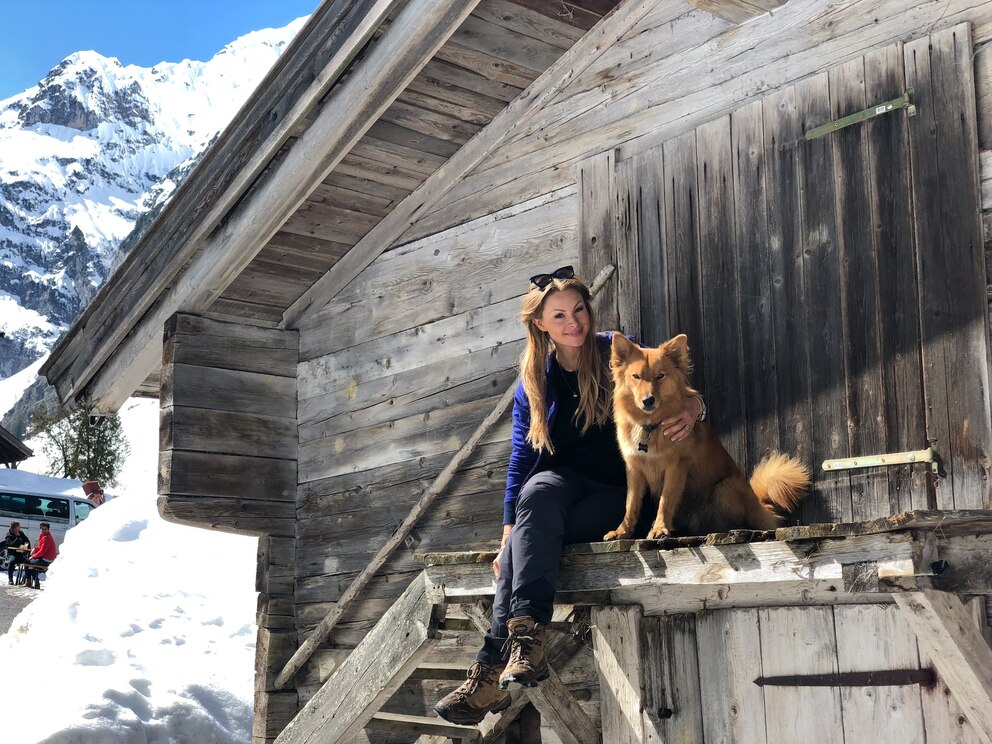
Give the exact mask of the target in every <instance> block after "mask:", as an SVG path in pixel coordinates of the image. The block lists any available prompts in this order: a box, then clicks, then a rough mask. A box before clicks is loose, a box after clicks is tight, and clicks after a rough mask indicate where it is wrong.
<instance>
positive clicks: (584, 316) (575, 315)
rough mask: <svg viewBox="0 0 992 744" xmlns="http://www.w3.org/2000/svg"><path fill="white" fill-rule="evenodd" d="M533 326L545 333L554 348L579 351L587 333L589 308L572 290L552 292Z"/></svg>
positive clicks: (576, 292)
mask: <svg viewBox="0 0 992 744" xmlns="http://www.w3.org/2000/svg"><path fill="white" fill-rule="evenodd" d="M534 325H536V326H537V327H538V328H539V329H541V330H542V331H545V332H547V334H548V335H549V336H550V337H551V340H552V341H554V343H555V346H558V347H573V348H575V349H580V348H582V344H584V343H585V340H586V335H587V334H588V333H589V308H587V307H586V303H585V300H583V299H582V295H581V294H579V293H578V291H576V290H574V289H566V290H563V291H561V292H553V293H552V294H550V295H548V298H547V299H546V300H545V301H544V306H543V307H542V308H541V315H540V317H538V318H535V319H534Z"/></svg>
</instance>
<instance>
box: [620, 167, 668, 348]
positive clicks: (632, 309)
mask: <svg viewBox="0 0 992 744" xmlns="http://www.w3.org/2000/svg"><path fill="white" fill-rule="evenodd" d="M641 189H642V185H641V182H640V179H639V177H638V164H637V163H636V162H634V161H633V160H625V161H624V162H622V163H617V164H616V171H615V175H614V187H613V191H614V193H613V195H612V196H613V204H612V219H613V240H614V246H615V247H614V251H615V253H616V262H617V264H616V265H617V289H616V295H617V328H618V329H619V330H620V331H621V332H622V333H625V334H627V335H628V336H634V337H635V338H641V281H642V279H641V268H640V265H641V264H640V256H639V252H640V247H639V245H640V241H639V239H638V233H639V231H640V227H639V225H638V216H639V214H640V209H641V206H640V201H641V196H640V194H641ZM656 220H657V218H656ZM655 224H657V222H656V223H655Z"/></svg>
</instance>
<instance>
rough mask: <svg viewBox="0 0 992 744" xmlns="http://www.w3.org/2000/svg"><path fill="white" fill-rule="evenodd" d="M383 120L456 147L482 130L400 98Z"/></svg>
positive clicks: (469, 123)
mask: <svg viewBox="0 0 992 744" xmlns="http://www.w3.org/2000/svg"><path fill="white" fill-rule="evenodd" d="M382 120H383V121H388V122H391V123H393V124H398V125H399V126H401V127H406V128H407V129H412V130H413V131H415V132H421V133H422V134H426V135H428V136H430V137H434V138H436V139H440V140H446V141H448V142H454V143H455V144H456V145H464V144H465V143H466V142H468V141H469V140H470V139H472V137H474V136H475V135H476V134H477V133H478V132H479V130H481V129H482V124H481V123H472V122H468V121H463V120H462V119H460V118H455V117H454V116H449V115H447V114H442V113H440V112H438V111H434V110H431V109H429V108H426V107H423V106H420V105H412V104H410V103H406V102H404V101H402V100H400V99H399V98H397V99H396V100H395V101H393V103H392V105H391V106H390V107H389V108H388V109H386V111H385V112H384V113H383V114H382ZM418 186H419V184H418Z"/></svg>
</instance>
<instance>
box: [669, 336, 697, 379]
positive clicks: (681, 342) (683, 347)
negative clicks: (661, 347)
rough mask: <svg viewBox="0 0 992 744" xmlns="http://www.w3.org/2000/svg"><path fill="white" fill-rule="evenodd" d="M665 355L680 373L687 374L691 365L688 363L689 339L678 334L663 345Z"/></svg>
mask: <svg viewBox="0 0 992 744" xmlns="http://www.w3.org/2000/svg"><path fill="white" fill-rule="evenodd" d="M665 354H667V355H668V357H669V358H670V359H671V360H672V362H674V364H675V366H676V367H678V368H679V369H680V370H681V371H682V372H684V373H686V374H688V373H689V369H690V368H691V367H692V363H691V362H690V361H689V337H688V336H686V335H685V334H684V333H680V334H679V335H678V336H676V337H675V338H673V339H671V340H669V341H667V342H666V343H665Z"/></svg>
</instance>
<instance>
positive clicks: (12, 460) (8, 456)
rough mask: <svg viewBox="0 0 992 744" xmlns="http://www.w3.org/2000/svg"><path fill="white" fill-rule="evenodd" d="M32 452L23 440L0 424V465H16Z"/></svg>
mask: <svg viewBox="0 0 992 744" xmlns="http://www.w3.org/2000/svg"><path fill="white" fill-rule="evenodd" d="M33 454H34V452H33V451H32V450H31V448H30V447H27V446H26V445H25V444H24V442H22V441H21V440H20V439H18V438H17V437H15V436H14V435H13V434H11V433H10V432H9V431H7V430H6V429H4V428H3V427H2V426H0V465H6V466H7V467H8V468H11V467H16V465H17V463H19V462H20V461H21V460H27V459H28V458H29V457H31V456H32V455H33Z"/></svg>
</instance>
